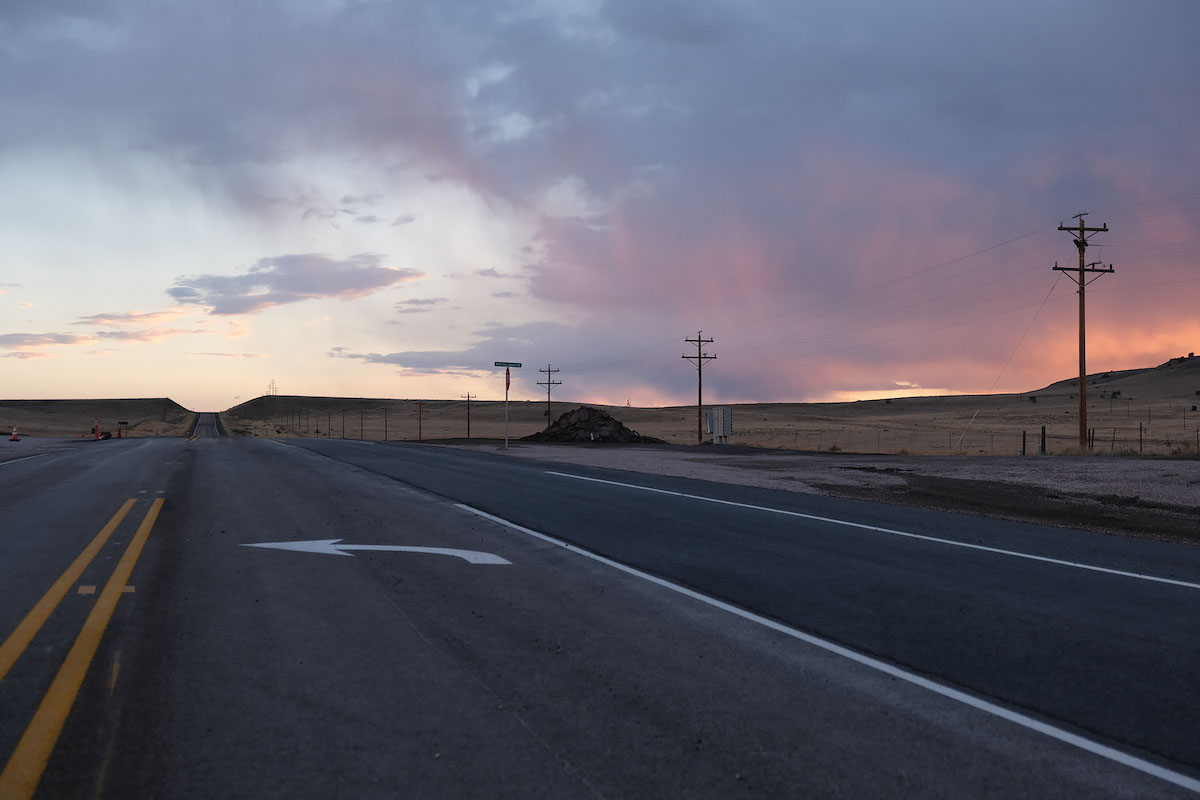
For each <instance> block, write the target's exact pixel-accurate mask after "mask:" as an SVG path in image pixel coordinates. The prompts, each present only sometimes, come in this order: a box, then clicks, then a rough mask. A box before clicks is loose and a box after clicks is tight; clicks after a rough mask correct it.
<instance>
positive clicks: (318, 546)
mask: <svg viewBox="0 0 1200 800" xmlns="http://www.w3.org/2000/svg"><path fill="white" fill-rule="evenodd" d="M340 541H341V539H314V540H312V541H309V542H259V543H258V544H244V545H242V547H266V548H269V549H272V550H295V551H297V552H300V553H324V554H325V555H330V556H348V555H350V553H347V552H346V551H347V550H382V551H388V552H395V553H431V554H433V555H436V556H454V557H455V558H461V559H462V560H463V561H467V562H470V563H472V564H511V563H512V562H511V561H508V560H506V559H503V558H501V557H500V556H497V555H493V554H492V553H484V552H481V551H479V550H455V549H453V548H450V547H409V546H405V545H397V544H338V542H340Z"/></svg>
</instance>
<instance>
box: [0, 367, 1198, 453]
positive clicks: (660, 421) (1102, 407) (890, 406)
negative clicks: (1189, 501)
mask: <svg viewBox="0 0 1200 800" xmlns="http://www.w3.org/2000/svg"><path fill="white" fill-rule="evenodd" d="M1077 383H1078V381H1077V380H1064V381H1060V382H1058V383H1055V384H1052V385H1050V386H1048V387H1046V388H1044V389H1040V390H1037V391H1031V392H1024V393H1020V394H996V395H960V396H950V397H907V398H897V399H893V400H871V401H860V402H853V403H743V404H734V405H731V406H730V407H731V408H732V413H733V436H732V437H731V438H730V443H732V444H740V445H750V446H754V447H762V448H778V449H789V450H802V451H808V452H834V453H837V452H842V453H883V454H907V455H950V454H954V455H1017V454H1018V453H1019V452H1020V451H1021V447H1022V442H1024V444H1025V448H1026V452H1027V453H1028V454H1034V453H1037V452H1038V448H1039V445H1040V441H1041V431H1042V426H1045V429H1046V452H1047V453H1050V454H1071V453H1078V452H1079V447H1078V430H1079V422H1078V400H1077V391H1078V387H1077ZM1088 384H1089V385H1088V424H1089V427H1090V428H1091V429H1092V430H1093V431H1094V434H1093V440H1092V452H1093V453H1094V454H1100V455H1103V454H1114V455H1132V454H1143V455H1184V456H1186V455H1196V449H1197V444H1198V443H1200V413H1198V412H1197V411H1196V410H1195V409H1196V408H1197V405H1198V404H1200V358H1195V357H1182V358H1177V359H1172V360H1171V361H1169V362H1167V363H1165V364H1162V365H1160V366H1158V367H1151V368H1147V369H1136V370H1123V371H1119V372H1105V373H1097V374H1094V375H1092V376H1090V377H1089V380H1088ZM504 405H505V404H504V402H503V401H482V402H481V401H478V400H472V401H471V403H470V412H469V413H470V434H469V435H470V437H471V438H476V439H493V440H495V439H502V438H503V437H504V434H505V422H504V415H505V409H504ZM578 405H579V404H578V403H570V402H554V403H552V404H551V410H552V414H553V416H554V417H557V416H558V415H559V414H561V413H563V412H565V411H568V410H570V409H572V408H575V407H577V406H578ZM598 407H599V408H603V409H604V410H606V411H608V412H609V413H610V414H612V415H613V416H614V417H616V418H617V419H619V420H620V421H621V422H623V423H624V424H625V425H627V426H629V427H630V428H633V429H634V430H636V431H638V432H639V433H641V434H643V435H647V436H654V437H657V438H659V439H663V440H665V441H667V442H669V443H672V444H695V443H696V441H697V435H696V428H697V415H696V408H695V406H669V407H664V408H637V407H632V408H631V407H625V406H598ZM706 410H707V409H706ZM508 416H509V422H508V433H509V436H510V437H511V438H512V439H519V438H520V437H522V436H525V435H528V434H531V433H535V432H537V431H539V430H541V429H543V428H544V427H545V426H546V404H545V402H540V401H520V402H511V403H509V408H508ZM193 418H194V414H193V413H191V412H189V411H188V410H187V409H185V408H183V407H182V406H180V405H178V404H177V403H175V402H174V401H172V400H170V399H166V398H154V399H128V400H0V431H3V432H5V433H7V432H8V431H9V430H10V429H11V428H12V427H16V428H17V429H18V431H19V432H20V433H22V434H25V435H29V436H38V437H82V436H86V435H88V434H89V433H90V431H91V429H92V425H93V420H94V419H96V420H98V421H99V425H100V429H101V430H108V431H112V432H113V434H114V435H115V434H116V432H117V429H118V423H119V422H120V421H125V422H127V423H128V424H127V425H126V426H124V434H125V435H127V436H134V437H137V436H182V435H186V433H187V432H188V430H189V429H190V427H191V424H192V421H193ZM221 419H222V421H223V423H224V425H225V428H226V430H227V431H228V432H229V433H230V434H233V435H249V436H262V437H289V436H319V437H326V436H328V437H332V438H346V439H370V440H383V439H387V440H417V439H421V440H425V441H444V440H460V439H466V438H468V429H467V420H468V408H467V401H465V400H414V399H404V400H401V399H377V398H341V397H304V396H287V395H272V396H266V397H259V398H256V399H254V400H251V401H248V402H246V403H242V404H241V405H238V406H235V407H233V408H230V409H228V410H226V411H224V412H223V413H222V414H221ZM706 438H708V437H707V436H706Z"/></svg>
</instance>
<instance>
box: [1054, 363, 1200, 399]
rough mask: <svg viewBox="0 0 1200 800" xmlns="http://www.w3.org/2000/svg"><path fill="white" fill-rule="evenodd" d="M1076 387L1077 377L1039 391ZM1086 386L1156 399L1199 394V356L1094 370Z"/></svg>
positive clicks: (1066, 389) (1178, 397) (1063, 389)
mask: <svg viewBox="0 0 1200 800" xmlns="http://www.w3.org/2000/svg"><path fill="white" fill-rule="evenodd" d="M1078 386H1079V378H1067V379H1066V380H1061V381H1056V382H1054V383H1052V384H1050V385H1049V386H1047V387H1046V388H1044V389H1041V390H1040V391H1042V392H1053V391H1070V390H1071V389H1074V388H1077V387H1078ZM1088 386H1097V387H1100V388H1102V389H1104V390H1105V391H1110V392H1111V391H1114V390H1115V391H1118V392H1120V393H1121V394H1123V395H1131V394H1137V395H1143V396H1148V397H1154V398H1155V399H1157V400H1160V401H1162V400H1174V399H1183V398H1186V397H1195V396H1196V395H1197V394H1198V393H1200V358H1197V357H1196V355H1195V354H1194V353H1188V354H1187V355H1186V356H1180V357H1179V358H1172V359H1171V360H1170V361H1167V362H1165V363H1162V364H1159V365H1158V366H1157V367H1145V368H1143V369H1122V370H1113V371H1111V372H1096V373H1091V374H1089V375H1088Z"/></svg>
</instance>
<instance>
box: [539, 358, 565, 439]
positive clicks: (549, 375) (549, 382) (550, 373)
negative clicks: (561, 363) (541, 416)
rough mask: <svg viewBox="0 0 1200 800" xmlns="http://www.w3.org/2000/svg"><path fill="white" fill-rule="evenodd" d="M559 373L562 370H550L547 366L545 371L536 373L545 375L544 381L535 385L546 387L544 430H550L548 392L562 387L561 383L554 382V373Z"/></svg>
mask: <svg viewBox="0 0 1200 800" xmlns="http://www.w3.org/2000/svg"><path fill="white" fill-rule="evenodd" d="M561 371H562V370H558V369H551V367H550V365H549V364H547V365H546V368H545V369H539V370H538V372H544V373H546V380H544V381H538V382H537V385H538V386H545V387H546V429H547V430H549V429H550V390H551V389H553V388H554V387H555V386H562V381H556V380H554V373H556V372H561Z"/></svg>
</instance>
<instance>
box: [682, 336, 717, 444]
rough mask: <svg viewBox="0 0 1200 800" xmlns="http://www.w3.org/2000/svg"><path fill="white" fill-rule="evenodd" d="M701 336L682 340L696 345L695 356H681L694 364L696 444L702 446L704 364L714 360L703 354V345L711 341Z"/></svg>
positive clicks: (710, 356)
mask: <svg viewBox="0 0 1200 800" xmlns="http://www.w3.org/2000/svg"><path fill="white" fill-rule="evenodd" d="M703 334H704V331H696V338H695V339H684V341H685V342H689V343H690V344H694V345H696V355H694V356H688V355H685V356H683V358H686V359H687V360H688V361H695V362H696V444H704V362H705V361H712V360H713V359H715V358H716V356H712V355H709V354H707V353H705V352H704V345H706V344H712V342H713V340H712V339H705V338H704V335H703Z"/></svg>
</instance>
